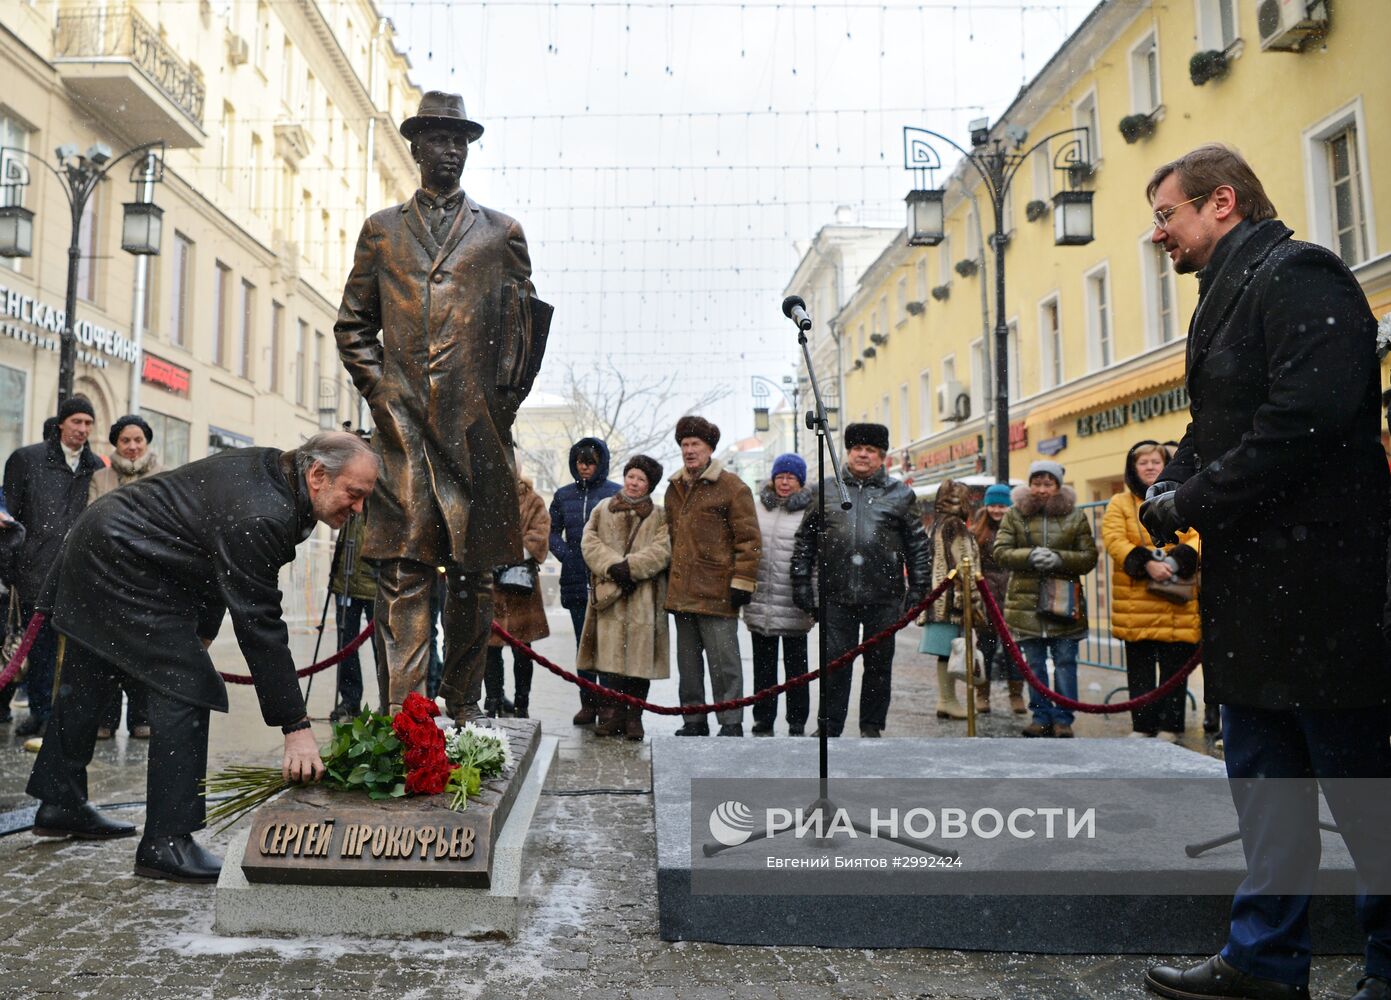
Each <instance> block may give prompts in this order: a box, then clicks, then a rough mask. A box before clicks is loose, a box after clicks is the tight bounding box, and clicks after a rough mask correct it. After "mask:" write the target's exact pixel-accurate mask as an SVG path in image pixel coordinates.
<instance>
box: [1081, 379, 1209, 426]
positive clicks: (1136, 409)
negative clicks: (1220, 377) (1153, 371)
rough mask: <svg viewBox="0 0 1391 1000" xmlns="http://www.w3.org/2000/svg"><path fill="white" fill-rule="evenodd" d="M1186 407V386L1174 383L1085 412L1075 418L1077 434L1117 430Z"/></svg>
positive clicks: (1182, 409)
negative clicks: (1132, 398)
mask: <svg viewBox="0 0 1391 1000" xmlns="http://www.w3.org/2000/svg"><path fill="white" fill-rule="evenodd" d="M1187 409H1188V389H1187V387H1185V386H1182V385H1178V386H1174V388H1172V389H1166V390H1165V391H1163V392H1156V393H1153V394H1151V395H1148V396H1141V397H1140V398H1139V399H1135V400H1132V401H1131V402H1129V403H1122V404H1121V405H1120V406H1108V407H1107V408H1106V409H1104V410H1098V411H1097V412H1095V413H1088V414H1086V415H1085V416H1082V417H1079V418H1078V419H1077V436H1078V437H1091V436H1092V435H1093V434H1100V433H1102V432H1104V431H1113V430H1118V429H1119V428H1121V427H1125V426H1126V425H1127V424H1131V423H1136V424H1142V423H1144V422H1145V421H1147V420H1153V419H1155V418H1156V417H1164V416H1168V415H1169V414H1170V413H1179V412H1182V411H1184V410H1187Z"/></svg>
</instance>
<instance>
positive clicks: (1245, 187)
mask: <svg viewBox="0 0 1391 1000" xmlns="http://www.w3.org/2000/svg"><path fill="white" fill-rule="evenodd" d="M1170 174H1177V175H1178V186H1179V188H1180V189H1182V191H1183V193H1184V195H1185V196H1186V197H1189V198H1194V199H1197V200H1198V204H1201V203H1202V201H1203V200H1206V199H1207V197H1208V195H1210V194H1212V192H1214V191H1216V190H1217V189H1218V188H1219V187H1221V186H1222V185H1224V184H1225V185H1226V186H1228V187H1230V188H1231V189H1232V190H1233V191H1235V192H1236V210H1237V211H1238V212H1240V213H1241V217H1242V218H1243V219H1250V220H1251V221H1252V222H1264V221H1266V220H1267V219H1273V218H1275V214H1276V213H1275V204H1274V202H1272V201H1271V200H1270V198H1269V197H1268V196H1267V195H1266V193H1265V188H1264V187H1263V186H1262V185H1261V179H1260V178H1259V177H1257V176H1256V172H1255V171H1254V170H1252V169H1251V164H1249V163H1247V162H1246V158H1245V157H1244V156H1242V155H1241V154H1240V153H1238V152H1237V151H1236V150H1235V149H1233V148H1232V147H1231V146H1228V145H1226V144H1225V143H1220V142H1209V143H1207V144H1206V145H1204V146H1199V147H1198V148H1197V149H1194V150H1190V151H1189V152H1187V153H1184V154H1183V155H1182V156H1180V157H1179V158H1178V159H1177V160H1171V161H1169V162H1168V163H1166V164H1164V165H1163V166H1162V167H1160V168H1159V169H1157V170H1156V171H1155V172H1154V176H1153V177H1151V178H1150V182H1149V185H1148V186H1147V187H1146V188H1145V197H1146V198H1148V199H1149V201H1150V203H1151V204H1153V203H1154V193H1155V192H1156V191H1157V190H1159V185H1160V184H1163V183H1164V179H1165V178H1166V177H1168V176H1169V175H1170Z"/></svg>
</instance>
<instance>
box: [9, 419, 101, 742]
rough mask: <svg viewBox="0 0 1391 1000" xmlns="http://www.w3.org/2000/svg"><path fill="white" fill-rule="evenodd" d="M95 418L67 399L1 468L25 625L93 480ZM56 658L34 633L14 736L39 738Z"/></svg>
mask: <svg viewBox="0 0 1391 1000" xmlns="http://www.w3.org/2000/svg"><path fill="white" fill-rule="evenodd" d="M94 417H95V412H94V411H93V409H92V404H91V401H90V400H88V399H87V397H86V396H80V395H79V396H69V397H68V398H67V399H65V400H63V403H62V405H61V406H59V407H58V417H57V421H58V426H57V430H56V431H55V432H54V434H53V435H52V436H51V437H48V436H46V437H45V440H44V441H42V442H41V443H39V444H31V445H29V446H28V447H26V448H20V449H19V450H18V451H16V452H15V453H14V454H12V455H11V456H10V457H9V459H8V461H6V462H5V503H6V504H7V505H8V506H9V508H10V515H11V516H12V517H13V518H14V519H15V520H16V521H18V522H19V523H20V524H22V525H24V528H25V539H24V546H23V548H22V549H21V551H20V553H19V559H18V566H17V569H16V574H15V579H14V585H15V587H16V588H17V589H18V590H19V608H20V616H21V618H22V620H23V621H24V622H28V621H29V617H30V616H31V615H32V614H33V613H34V604H35V602H36V601H37V600H38V596H39V590H40V589H41V588H42V586H43V580H44V577H45V576H46V575H47V574H48V570H49V568H50V567H51V566H52V565H53V563H54V561H55V560H57V558H58V553H59V551H60V550H61V548H62V546H63V538H64V536H66V535H67V533H68V529H70V528H71V527H72V526H73V522H74V521H76V520H77V517H78V515H79V514H81V513H82V511H83V510H85V509H86V507H87V492H88V487H89V486H90V485H91V482H92V474H93V473H94V472H96V471H97V470H98V469H100V468H102V462H101V459H100V458H98V457H97V456H96V455H94V454H92V449H91V448H90V447H88V445H87V436H88V435H89V434H90V433H91V432H92V423H93V419H94ZM57 655H58V638H57V636H56V635H55V634H54V632H53V630H52V629H50V628H45V629H43V630H41V631H40V632H39V635H38V638H37V639H36V640H35V642H34V646H33V648H32V649H31V650H30V651H29V672H28V674H27V675H26V683H27V684H28V686H29V718H27V719H25V720H24V721H23V722H22V723H20V724H19V725H18V726H16V727H15V735H16V736H35V735H43V732H44V728H45V727H46V726H47V724H48V716H49V711H50V709H51V707H52V701H53V665H54V660H55V659H56V658H57ZM9 702H10V692H9V691H6V692H5V693H4V706H3V707H5V708H8V707H9Z"/></svg>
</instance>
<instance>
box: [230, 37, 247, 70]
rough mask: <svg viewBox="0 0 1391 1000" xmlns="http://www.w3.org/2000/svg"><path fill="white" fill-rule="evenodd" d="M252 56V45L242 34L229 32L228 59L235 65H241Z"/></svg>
mask: <svg viewBox="0 0 1391 1000" xmlns="http://www.w3.org/2000/svg"><path fill="white" fill-rule="evenodd" d="M250 58H251V46H249V45H248V44H247V42H246V39H245V38H243V37H242V36H241V35H238V34H234V33H233V32H230V31H229V32H227V61H228V62H229V63H231V64H232V65H233V66H240V65H242V63H244V62H246V61H247V60H248V59H250Z"/></svg>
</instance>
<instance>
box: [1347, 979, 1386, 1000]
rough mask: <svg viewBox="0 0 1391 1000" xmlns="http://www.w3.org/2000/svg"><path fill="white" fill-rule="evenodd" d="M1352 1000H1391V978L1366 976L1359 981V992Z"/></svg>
mask: <svg viewBox="0 0 1391 1000" xmlns="http://www.w3.org/2000/svg"><path fill="white" fill-rule="evenodd" d="M1352 1000H1391V979H1383V978H1382V977H1381V976H1364V977H1363V978H1361V979H1359V980H1358V981H1357V992H1356V993H1354V994H1353V995H1352Z"/></svg>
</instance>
